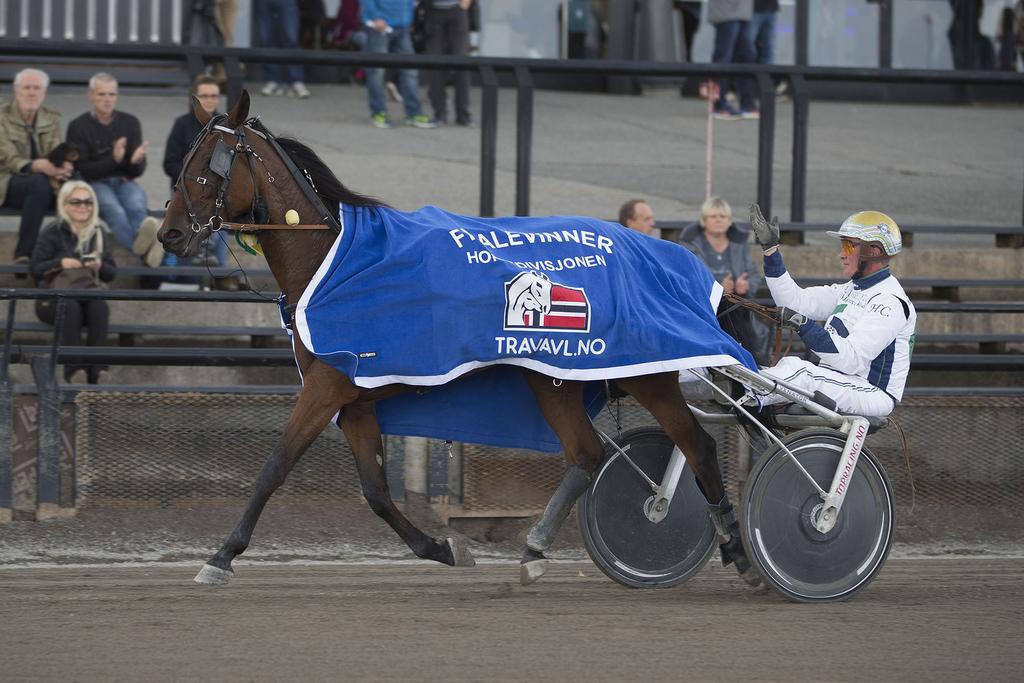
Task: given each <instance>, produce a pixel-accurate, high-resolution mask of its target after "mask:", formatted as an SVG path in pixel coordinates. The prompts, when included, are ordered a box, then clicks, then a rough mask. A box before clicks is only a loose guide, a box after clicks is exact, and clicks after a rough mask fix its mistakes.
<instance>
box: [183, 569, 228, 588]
mask: <svg viewBox="0 0 1024 683" xmlns="http://www.w3.org/2000/svg"><path fill="white" fill-rule="evenodd" d="M234 575H235V573H234V572H233V571H231V570H230V569H220V568H218V567H214V566H213V565H212V564H204V565H203V568H202V569H200V570H199V573H198V574H196V578H194V579H192V580H193V581H195V582H196V583H200V584H202V585H204V586H224V585H226V584H227V582H228V581H230V580H231V577H233V576H234Z"/></svg>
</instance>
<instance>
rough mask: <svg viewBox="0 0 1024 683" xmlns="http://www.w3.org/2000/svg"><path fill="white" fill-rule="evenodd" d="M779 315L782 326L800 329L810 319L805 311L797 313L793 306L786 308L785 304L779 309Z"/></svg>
mask: <svg viewBox="0 0 1024 683" xmlns="http://www.w3.org/2000/svg"><path fill="white" fill-rule="evenodd" d="M777 315H778V317H779V322H780V323H782V326H783V327H788V328H789V329H791V330H799V329H800V328H801V327H803V326H804V325H805V324H807V320H808V318H807V316H806V315H804V314H803V313H797V312H796V311H794V310H793V309H792V308H786V307H785V306H783V307H782V308H780V309H779V310H778V313H777Z"/></svg>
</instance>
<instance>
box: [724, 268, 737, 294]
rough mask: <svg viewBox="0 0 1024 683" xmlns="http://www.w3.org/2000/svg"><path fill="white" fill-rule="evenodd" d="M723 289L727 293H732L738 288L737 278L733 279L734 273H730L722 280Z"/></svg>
mask: <svg viewBox="0 0 1024 683" xmlns="http://www.w3.org/2000/svg"><path fill="white" fill-rule="evenodd" d="M722 289H723V290H725V293H726V294H732V292H733V290H734V289H736V280H734V279H733V277H732V273H729V274H728V275H726V276H725V278H724V279H723V280H722Z"/></svg>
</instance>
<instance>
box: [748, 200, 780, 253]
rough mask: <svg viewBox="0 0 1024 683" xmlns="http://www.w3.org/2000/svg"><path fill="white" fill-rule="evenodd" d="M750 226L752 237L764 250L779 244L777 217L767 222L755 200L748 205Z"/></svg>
mask: <svg viewBox="0 0 1024 683" xmlns="http://www.w3.org/2000/svg"><path fill="white" fill-rule="evenodd" d="M750 227H751V229H752V230H753V231H754V239H756V240H757V243H758V244H760V245H761V248H762V249H764V250H765V251H768V250H769V249H771V248H772V247H777V246H779V217H778V216H776V217H775V218H772V222H771V223H769V222H768V221H767V220H766V219H765V217H764V216H763V215H761V207H760V206H758V205H757V202H754V203H753V204H751V205H750Z"/></svg>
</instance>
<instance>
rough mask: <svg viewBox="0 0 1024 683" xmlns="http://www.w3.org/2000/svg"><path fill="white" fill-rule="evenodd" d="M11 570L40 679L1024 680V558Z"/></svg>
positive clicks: (0, 640)
mask: <svg viewBox="0 0 1024 683" xmlns="http://www.w3.org/2000/svg"><path fill="white" fill-rule="evenodd" d="M193 569H194V568H193V567H173V568H116V569H112V568H109V567H102V568H92V569H81V568H75V569H50V570H42V569H32V570H11V569H3V570H0V586H2V587H3V600H2V601H0V661H2V662H3V677H4V679H5V680H10V681H32V680H50V681H62V680H80V681H93V680H146V681H163V680H196V679H200V678H201V679H204V680H228V681H234V680H253V681H264V680H267V681H270V680H285V679H291V680H303V681H306V680H332V681H338V680H372V681H376V680H395V681H407V680H424V681H453V680H454V681H480V680H510V681H511V680H539V681H566V680H598V681H622V680H656V681H662V680H664V681H680V680H716V681H720V680H740V681H745V680H780V681H793V680H818V681H833V680H835V681H844V680H866V681H881V680H900V681H935V680H942V681H976V680H986V681H1004V680H1005V681H1010V680H1020V669H1021V666H1022V665H1024V654H1022V653H1021V650H1020V642H1021V636H1022V631H1021V615H1022V613H1024V597H1022V594H1021V592H1020V590H1019V587H1020V585H1021V581H1022V580H1024V561H1021V560H984V561H978V560H891V561H890V562H889V564H888V565H887V566H886V568H885V569H884V570H883V572H882V573H881V575H880V576H879V578H878V579H877V580H876V581H875V582H874V583H873V584H871V585H870V586H868V587H867V588H866V589H865V590H864V591H863V592H862V593H861V594H860V595H858V596H857V597H856V598H855V599H854V600H852V601H850V602H847V603H838V604H834V605H796V604H791V603H788V602H785V601H784V600H783V599H782V598H780V597H779V596H777V595H774V594H768V595H755V594H752V593H751V592H750V591H749V590H748V589H747V588H746V587H745V586H744V585H743V584H742V583H740V582H739V580H738V579H737V578H736V576H735V575H734V573H733V572H732V571H731V570H724V569H721V568H717V567H708V568H707V569H706V570H705V571H704V572H702V573H701V574H699V575H698V576H697V577H695V578H694V579H693V580H691V581H690V582H688V583H687V584H684V585H683V586H681V587H678V588H675V589H670V590H665V591H640V590H630V589H626V588H622V587H620V586H618V585H616V584H613V583H611V582H610V581H608V580H607V579H606V578H604V577H603V576H602V575H601V574H600V573H598V572H597V571H595V570H594V568H593V566H592V565H588V564H579V563H566V564H557V565H555V567H554V568H553V569H552V571H551V572H550V573H549V575H548V576H546V577H545V578H544V579H543V580H542V581H541V582H540V583H538V584H535V585H533V586H530V587H528V588H523V587H520V586H519V585H518V583H517V582H516V581H515V576H516V568H515V566H514V565H508V564H498V565H485V566H477V567H476V568H474V569H460V570H453V569H449V568H444V567H439V566H436V565H425V564H416V563H390V564H386V565H384V564H376V565H363V566H329V567H328V566H322V567H287V566H280V565H279V566H259V567H256V566H248V567H243V568H241V571H240V572H239V574H238V576H237V578H236V579H235V582H234V583H233V584H232V585H230V586H227V587H223V588H213V589H211V588H207V587H199V586H196V585H193V584H192V583H191V577H192V573H193Z"/></svg>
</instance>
